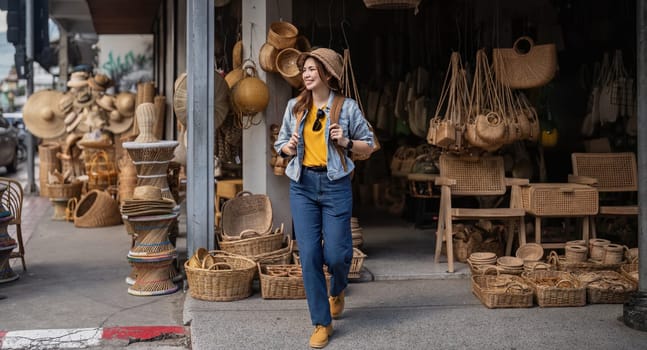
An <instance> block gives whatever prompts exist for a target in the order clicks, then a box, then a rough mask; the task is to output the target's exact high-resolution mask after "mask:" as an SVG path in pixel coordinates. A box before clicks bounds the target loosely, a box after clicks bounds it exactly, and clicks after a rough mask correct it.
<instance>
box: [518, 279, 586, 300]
mask: <svg viewBox="0 0 647 350" xmlns="http://www.w3.org/2000/svg"><path fill="white" fill-rule="evenodd" d="M521 276H522V277H523V278H524V280H526V282H528V284H530V286H531V287H532V288H533V289H534V292H535V297H536V300H537V305H539V306H540V307H551V306H584V305H586V288H585V287H584V285H583V284H582V283H581V282H580V280H578V279H577V278H576V277H575V276H574V275H573V274H571V273H570V272H563V271H532V272H524V273H522V274H521Z"/></svg>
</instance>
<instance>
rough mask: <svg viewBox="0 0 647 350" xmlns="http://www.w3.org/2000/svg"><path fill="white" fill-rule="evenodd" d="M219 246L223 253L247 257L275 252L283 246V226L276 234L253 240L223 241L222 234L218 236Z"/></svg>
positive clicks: (253, 238) (257, 237)
mask: <svg viewBox="0 0 647 350" xmlns="http://www.w3.org/2000/svg"><path fill="white" fill-rule="evenodd" d="M216 237H217V238H218V246H219V247H220V249H222V250H223V251H226V252H229V253H233V254H240V255H243V256H247V257H252V256H257V255H261V254H265V253H270V252H274V251H276V250H278V249H280V248H281V246H282V244H283V226H281V227H280V228H278V229H276V230H275V231H274V232H272V233H270V234H265V235H259V236H256V237H252V238H244V239H238V240H233V241H231V240H223V239H222V235H221V234H216Z"/></svg>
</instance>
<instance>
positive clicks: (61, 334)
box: [0, 328, 103, 350]
mask: <svg viewBox="0 0 647 350" xmlns="http://www.w3.org/2000/svg"><path fill="white" fill-rule="evenodd" d="M102 335H103V329H102V328H76V329H75V328H70V329H40V330H27V331H9V332H7V333H6V334H5V335H4V337H3V338H0V344H1V345H2V346H1V347H0V348H1V349H3V350H4V349H70V348H85V347H90V346H98V345H100V344H101V337H102Z"/></svg>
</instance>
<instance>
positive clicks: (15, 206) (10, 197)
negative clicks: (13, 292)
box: [0, 177, 27, 271]
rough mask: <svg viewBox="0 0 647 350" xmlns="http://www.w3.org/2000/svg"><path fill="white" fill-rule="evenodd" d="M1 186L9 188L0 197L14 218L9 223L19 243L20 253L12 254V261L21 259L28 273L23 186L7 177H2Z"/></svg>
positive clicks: (0, 179) (23, 267)
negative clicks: (23, 233) (22, 215)
mask: <svg viewBox="0 0 647 350" xmlns="http://www.w3.org/2000/svg"><path fill="white" fill-rule="evenodd" d="M0 184H3V185H5V186H7V189H6V190H5V191H4V193H2V197H0V203H2V206H3V207H4V208H5V209H6V210H9V211H10V212H11V215H12V216H13V219H12V220H11V221H10V222H9V227H11V226H15V233H16V240H17V241H18V251H17V252H12V253H11V256H10V259H17V258H20V260H21V262H22V269H23V271H27V265H26V264H25V244H24V242H23V239H22V220H21V213H22V197H23V191H22V186H21V185H20V182H18V181H16V180H14V179H10V178H6V177H0ZM10 232H11V230H10Z"/></svg>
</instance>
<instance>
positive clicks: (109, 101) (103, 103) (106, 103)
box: [97, 95, 116, 112]
mask: <svg viewBox="0 0 647 350" xmlns="http://www.w3.org/2000/svg"><path fill="white" fill-rule="evenodd" d="M97 104H98V105H99V107H101V108H103V109H105V110H106V111H108V112H112V111H114V110H115V109H116V107H115V98H114V96H111V95H103V96H101V98H99V99H97Z"/></svg>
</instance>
